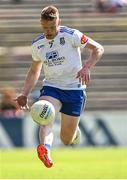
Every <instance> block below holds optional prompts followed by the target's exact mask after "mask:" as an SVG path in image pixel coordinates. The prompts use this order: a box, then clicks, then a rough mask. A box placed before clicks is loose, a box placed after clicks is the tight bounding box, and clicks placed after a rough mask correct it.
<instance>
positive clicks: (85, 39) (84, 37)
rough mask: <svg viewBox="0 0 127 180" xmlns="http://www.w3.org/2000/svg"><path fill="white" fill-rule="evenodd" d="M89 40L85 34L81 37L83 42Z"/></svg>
mask: <svg viewBox="0 0 127 180" xmlns="http://www.w3.org/2000/svg"><path fill="white" fill-rule="evenodd" d="M86 42H87V37H86V36H85V35H84V34H83V35H82V37H81V44H85V43H86Z"/></svg>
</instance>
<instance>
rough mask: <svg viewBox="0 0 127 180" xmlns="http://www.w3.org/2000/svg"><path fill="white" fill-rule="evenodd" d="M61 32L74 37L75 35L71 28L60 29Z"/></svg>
mask: <svg viewBox="0 0 127 180" xmlns="http://www.w3.org/2000/svg"><path fill="white" fill-rule="evenodd" d="M60 32H61V33H64V32H65V33H68V34H71V35H73V34H74V30H73V29H71V28H68V27H60Z"/></svg>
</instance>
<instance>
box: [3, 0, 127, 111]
mask: <svg viewBox="0 0 127 180" xmlns="http://www.w3.org/2000/svg"><path fill="white" fill-rule="evenodd" d="M49 4H54V5H56V6H57V7H58V8H59V9H60V13H61V19H62V24H63V25H67V26H70V27H73V28H78V29H79V30H81V31H82V32H84V33H85V34H86V35H88V36H90V37H92V38H93V39H95V40H97V41H98V42H100V43H101V44H102V45H103V46H104V48H105V54H104V56H103V58H102V60H101V61H100V62H99V63H98V64H97V66H96V67H95V68H94V69H93V71H92V75H91V76H92V81H91V83H90V85H89V86H88V88H87V94H88V100H87V106H86V109H87V110H110V109H111V110H124V109H125V110H126V109H127V46H126V44H127V43H126V39H127V23H126V22H127V12H126V8H125V9H124V10H123V11H122V12H119V13H117V14H100V13H98V12H96V10H95V5H94V1H93V0H85V1H83V0H79V1H76V0H68V1H67V0H64V1H63V0H61V1H58V0H56V1H50V0H47V1H44V0H23V1H22V2H21V3H20V4H14V3H11V2H10V1H9V0H7V1H1V2H0V88H2V87H3V86H6V85H10V86H13V87H15V88H16V90H17V91H18V92H20V89H21V88H22V86H23V82H24V79H25V74H26V72H27V70H28V67H29V65H30V63H31V55H30V45H31V41H32V39H34V38H35V37H36V36H37V35H38V34H39V33H41V28H40V25H39V18H40V17H39V14H40V11H41V9H42V8H43V7H44V6H46V5H49ZM82 57H83V61H84V60H85V59H86V58H87V52H86V53H85V52H83V53H82ZM42 77H43V74H42V76H41V77H40V79H39V82H38V84H37V86H36V88H35V89H37V88H38V87H40V86H41V78H42Z"/></svg>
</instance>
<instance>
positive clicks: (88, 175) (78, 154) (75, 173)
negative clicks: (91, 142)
mask: <svg viewBox="0 0 127 180" xmlns="http://www.w3.org/2000/svg"><path fill="white" fill-rule="evenodd" d="M52 157H53V160H54V166H53V167H52V168H50V169H47V168H45V167H44V166H43V164H42V163H41V161H40V160H39V159H38V157H37V154H36V149H13V150H5V149H1V150H0V179H126V178H127V148H69V147H65V148H59V149H53V150H52Z"/></svg>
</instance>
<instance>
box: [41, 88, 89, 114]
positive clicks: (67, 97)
mask: <svg viewBox="0 0 127 180" xmlns="http://www.w3.org/2000/svg"><path fill="white" fill-rule="evenodd" d="M41 96H51V97H54V98H56V99H58V100H59V101H60V102H61V103H62V107H61V110H60V112H62V113H64V114H67V115H71V116H80V114H81V112H82V110H83V109H84V107H85V102H86V93H85V91H84V90H62V89H59V88H55V87H51V86H43V88H42V89H41V90H40V97H41Z"/></svg>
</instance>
